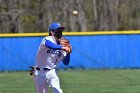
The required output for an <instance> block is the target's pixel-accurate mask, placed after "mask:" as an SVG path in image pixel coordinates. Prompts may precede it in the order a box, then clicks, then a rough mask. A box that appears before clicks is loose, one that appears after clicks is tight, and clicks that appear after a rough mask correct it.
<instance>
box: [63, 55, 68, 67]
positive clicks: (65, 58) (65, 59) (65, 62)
mask: <svg viewBox="0 0 140 93" xmlns="http://www.w3.org/2000/svg"><path fill="white" fill-rule="evenodd" d="M62 62H63V64H64V65H68V64H69V62H70V54H67V55H66V56H65V57H64V58H63V59H62Z"/></svg>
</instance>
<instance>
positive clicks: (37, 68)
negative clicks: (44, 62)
mask: <svg viewBox="0 0 140 93" xmlns="http://www.w3.org/2000/svg"><path fill="white" fill-rule="evenodd" d="M36 70H44V71H50V70H51V69H49V68H39V67H36Z"/></svg>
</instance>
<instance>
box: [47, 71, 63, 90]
mask: <svg viewBox="0 0 140 93" xmlns="http://www.w3.org/2000/svg"><path fill="white" fill-rule="evenodd" d="M51 75H52V78H51V80H50V81H49V85H50V87H51V88H52V90H53V93H63V92H62V89H61V88H60V81H59V78H58V76H57V74H56V72H55V70H51Z"/></svg>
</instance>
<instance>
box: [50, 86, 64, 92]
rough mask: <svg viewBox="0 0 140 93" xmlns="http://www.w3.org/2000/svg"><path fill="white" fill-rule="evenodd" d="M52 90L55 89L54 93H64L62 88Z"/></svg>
mask: <svg viewBox="0 0 140 93" xmlns="http://www.w3.org/2000/svg"><path fill="white" fill-rule="evenodd" d="M52 89H53V92H54V93H63V92H62V89H60V88H57V87H52Z"/></svg>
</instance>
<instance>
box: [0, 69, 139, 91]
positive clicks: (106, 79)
mask: <svg viewBox="0 0 140 93" xmlns="http://www.w3.org/2000/svg"><path fill="white" fill-rule="evenodd" d="M58 75H59V77H60V80H61V88H62V89H63V92H64V93H140V70H139V69H124V70H122V69H120V70H117V69H115V70H93V69H92V70H90V69H88V70H80V69H74V70H66V71H63V70H59V71H58ZM49 91H50V90H49ZM0 93H36V92H35V88H34V82H33V78H32V77H31V76H29V73H28V72H1V73H0ZM50 93H52V92H50Z"/></svg>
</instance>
